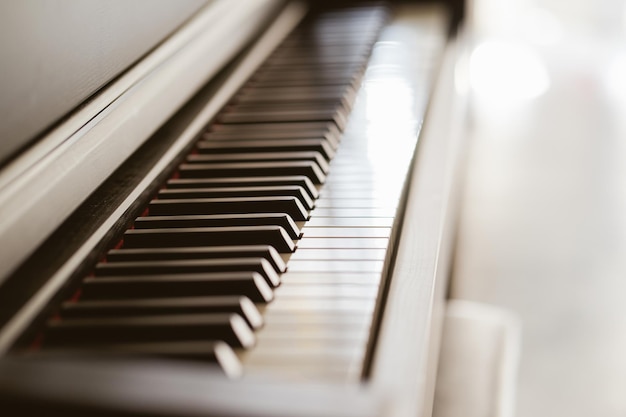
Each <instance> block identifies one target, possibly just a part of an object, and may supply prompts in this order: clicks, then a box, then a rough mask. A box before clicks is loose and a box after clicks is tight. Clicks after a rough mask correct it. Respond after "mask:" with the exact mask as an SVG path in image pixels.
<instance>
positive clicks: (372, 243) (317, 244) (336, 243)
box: [287, 237, 389, 267]
mask: <svg viewBox="0 0 626 417" xmlns="http://www.w3.org/2000/svg"><path fill="white" fill-rule="evenodd" d="M388 243H389V239H387V238H375V237H368V238H361V239H351V238H341V237H329V238H325V237H310V238H308V239H302V240H301V241H300V242H298V248H302V249H333V248H337V249H387V245H388ZM287 267H289V266H287Z"/></svg>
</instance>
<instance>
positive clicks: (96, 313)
mask: <svg viewBox="0 0 626 417" xmlns="http://www.w3.org/2000/svg"><path fill="white" fill-rule="evenodd" d="M207 313H236V314H239V315H240V316H241V317H243V319H244V320H246V322H247V323H248V324H249V325H250V327H252V328H253V329H258V328H260V327H262V326H263V316H261V313H260V312H259V310H258V309H257V307H256V305H255V304H254V303H253V302H252V300H250V299H249V298H248V297H239V296H222V297H183V298H147V299H135V300H103V301H69V302H66V303H63V305H62V307H61V311H60V316H61V318H62V319H68V318H93V317H120V316H168V315H175V314H207Z"/></svg>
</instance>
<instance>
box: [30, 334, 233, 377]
mask: <svg viewBox="0 0 626 417" xmlns="http://www.w3.org/2000/svg"><path fill="white" fill-rule="evenodd" d="M25 356H26V357H28V358H31V357H32V358H37V359H39V358H46V359H59V358H71V359H76V358H85V359H89V358H92V359H95V358H98V359H101V358H103V357H104V358H109V359H110V358H118V359H121V358H128V357H131V358H136V357H148V358H165V359H175V360H185V361H197V362H205V363H207V364H214V365H216V366H217V367H219V369H220V370H221V371H223V372H224V373H225V374H226V375H227V376H229V377H239V376H241V374H242V366H241V362H240V360H239V358H238V357H237V355H236V354H235V352H234V351H233V348H232V347H230V345H228V344H227V343H224V342H222V341H208V342H197V341H191V342H152V343H126V344H113V345H99V346H79V347H65V348H63V347H57V348H49V349H45V350H39V351H36V352H32V353H31V352H29V353H27V354H26V355H25Z"/></svg>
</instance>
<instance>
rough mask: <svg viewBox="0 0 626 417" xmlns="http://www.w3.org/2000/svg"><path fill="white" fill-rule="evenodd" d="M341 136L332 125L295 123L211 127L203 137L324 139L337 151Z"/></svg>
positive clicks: (326, 123) (218, 138) (216, 124)
mask: <svg viewBox="0 0 626 417" xmlns="http://www.w3.org/2000/svg"><path fill="white" fill-rule="evenodd" d="M340 136H341V134H340V131H339V128H337V126H336V125H335V124H334V123H328V122H297V123H295V122H294V123H286V122H283V123H246V124H239V125H235V124H219V123H215V124H213V125H211V127H210V130H209V132H207V133H205V134H204V135H203V138H204V139H208V140H233V139H246V140H252V139H326V140H327V141H328V142H329V144H330V145H331V146H332V147H333V149H337V146H338V145H339V138H340Z"/></svg>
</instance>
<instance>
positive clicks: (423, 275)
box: [371, 40, 465, 417]
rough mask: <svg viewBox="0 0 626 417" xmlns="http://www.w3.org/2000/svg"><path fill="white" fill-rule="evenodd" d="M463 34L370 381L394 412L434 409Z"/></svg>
mask: <svg viewBox="0 0 626 417" xmlns="http://www.w3.org/2000/svg"><path fill="white" fill-rule="evenodd" d="M460 43H461V42H459V41H458V40H456V41H455V42H451V43H450V45H448V47H447V49H446V52H445V56H444V58H443V61H442V67H441V71H440V74H439V78H438V80H437V83H436V85H435V89H434V93H433V97H432V99H431V106H430V110H429V113H428V115H427V118H426V120H425V123H424V128H423V131H422V134H421V137H420V143H419V144H418V150H417V154H416V157H415V158H416V160H415V161H414V164H415V166H414V170H413V173H412V177H411V183H410V189H409V194H408V200H407V206H406V211H405V219H404V224H403V227H402V231H401V236H400V241H399V245H398V248H397V255H396V260H395V265H394V269H393V274H392V276H391V279H390V282H389V284H388V290H387V302H386V306H385V311H384V312H383V317H382V322H381V328H380V331H379V338H378V344H377V346H376V347H375V352H374V357H373V364H372V370H371V388H372V389H373V390H374V391H376V392H378V393H382V395H383V397H385V398H386V399H387V400H388V403H387V404H388V406H389V407H390V410H389V414H388V415H393V416H407V417H409V416H411V417H414V416H430V415H431V412H432V401H433V395H434V385H435V379H436V370H437V362H438V352H439V341H440V336H441V325H442V315H443V308H444V301H445V294H446V288H447V280H448V276H449V273H450V268H451V262H452V253H453V250H454V237H455V229H456V227H455V226H456V217H457V216H456V212H457V208H458V207H457V205H458V204H457V200H458V199H457V196H458V190H457V188H458V187H459V181H458V180H459V178H458V170H459V169H458V168H459V163H458V160H459V154H460V152H459V148H460V145H461V144H460V143H459V142H460V139H461V137H460V136H461V133H462V132H461V131H460V129H462V121H463V114H464V108H465V98H464V96H463V95H462V94H461V93H459V92H458V91H457V90H456V89H455V82H454V79H455V69H456V67H457V64H458V57H459V52H460V49H461V48H460V47H459V44H460Z"/></svg>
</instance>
